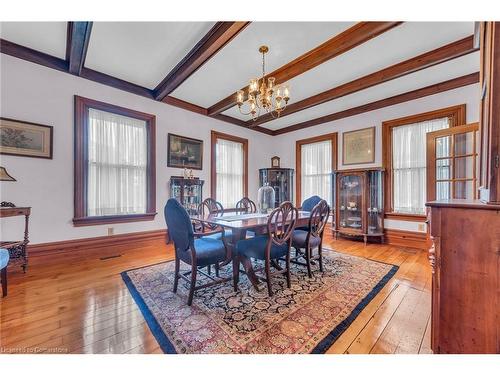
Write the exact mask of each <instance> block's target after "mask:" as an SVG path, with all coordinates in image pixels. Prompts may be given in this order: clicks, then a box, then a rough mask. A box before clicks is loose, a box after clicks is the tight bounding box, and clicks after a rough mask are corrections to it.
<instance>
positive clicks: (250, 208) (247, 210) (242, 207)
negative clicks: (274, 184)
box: [236, 197, 257, 214]
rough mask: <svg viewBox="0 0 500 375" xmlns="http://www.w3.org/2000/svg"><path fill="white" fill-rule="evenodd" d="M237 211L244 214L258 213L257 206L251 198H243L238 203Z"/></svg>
mask: <svg viewBox="0 0 500 375" xmlns="http://www.w3.org/2000/svg"><path fill="white" fill-rule="evenodd" d="M236 211H237V212H238V213H242V214H253V213H255V212H257V206H256V205H255V202H254V201H252V200H251V199H250V198H248V197H243V198H241V199H240V200H239V201H238V202H236Z"/></svg>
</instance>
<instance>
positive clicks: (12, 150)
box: [0, 117, 53, 159]
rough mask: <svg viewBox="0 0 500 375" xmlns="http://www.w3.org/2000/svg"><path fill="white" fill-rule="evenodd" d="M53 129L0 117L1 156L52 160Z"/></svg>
mask: <svg viewBox="0 0 500 375" xmlns="http://www.w3.org/2000/svg"><path fill="white" fill-rule="evenodd" d="M52 133H53V127H52V126H47V125H41V124H34V123H32V122H27V121H19V120H13V119H9V118H5V117H0V154H5V155H15V156H28V157H32V158H45V159H52V142H53V134H52Z"/></svg>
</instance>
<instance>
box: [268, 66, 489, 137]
mask: <svg viewBox="0 0 500 375" xmlns="http://www.w3.org/2000/svg"><path fill="white" fill-rule="evenodd" d="M478 82H479V73H478V72H477V73H472V74H468V75H466V76H462V77H458V78H453V79H450V80H448V81H444V82H440V83H436V84H434V85H430V86H426V87H423V88H421V89H417V90H413V91H408V92H406V93H404V94H399V95H395V96H392V97H390V98H385V99H381V100H377V101H375V102H371V103H368V104H363V105H360V106H358V107H354V108H349V109H346V110H344V111H340V112H336V113H332V114H329V115H326V116H322V117H318V118H315V119H313V120H308V121H304V122H301V123H299V124H295V125H290V126H287V127H286V128H281V129H278V130H275V131H274V132H273V135H280V134H285V133H289V132H293V131H296V130H301V129H306V128H310V127H312V126H316V125H320V124H324V123H327V122H331V121H336V120H340V119H343V118H346V117H351V116H356V115H359V114H362V113H365V112H370V111H374V110H376V109H380V108H384V107H389V106H391V105H395V104H400V103H404V102H408V101H410V100H415V99H419V98H423V97H425V96H429V95H434V94H439V93H441V92H444V91H449V90H453V89H457V88H460V87H463V86H468V85H472V84H474V83H478Z"/></svg>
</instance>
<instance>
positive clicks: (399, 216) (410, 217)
mask: <svg viewBox="0 0 500 375" xmlns="http://www.w3.org/2000/svg"><path fill="white" fill-rule="evenodd" d="M384 217H385V218H386V219H394V220H403V221H416V222H419V223H424V222H425V221H426V220H427V216H426V215H418V214H404V213H399V212H387V213H386V214H385V215H384Z"/></svg>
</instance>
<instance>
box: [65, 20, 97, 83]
mask: <svg viewBox="0 0 500 375" xmlns="http://www.w3.org/2000/svg"><path fill="white" fill-rule="evenodd" d="M91 31H92V22H68V31H67V36H66V60H68V64H69V65H68V69H69V73H71V74H74V75H76V76H79V75H80V73H81V71H82V68H83V64H84V63H85V57H86V56H87V49H88V46H89V41H90V32H91Z"/></svg>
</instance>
